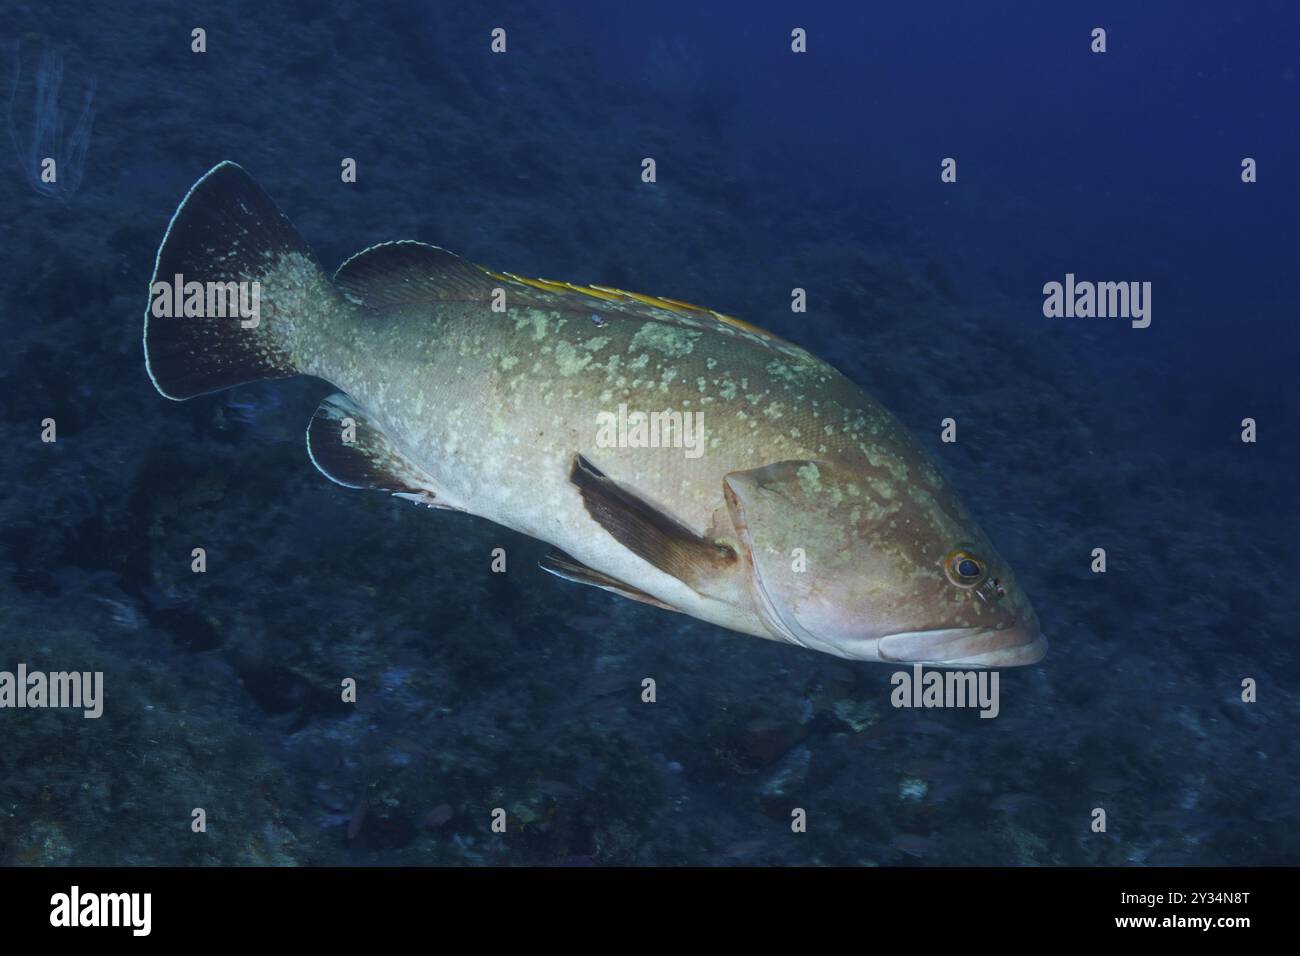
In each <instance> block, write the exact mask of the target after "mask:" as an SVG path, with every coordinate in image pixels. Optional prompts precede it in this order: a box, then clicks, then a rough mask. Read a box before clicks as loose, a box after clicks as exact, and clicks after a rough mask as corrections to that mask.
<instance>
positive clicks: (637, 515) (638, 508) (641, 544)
mask: <svg viewBox="0 0 1300 956" xmlns="http://www.w3.org/2000/svg"><path fill="white" fill-rule="evenodd" d="M569 480H570V481H572V482H573V483H574V485H576V486H577V488H578V491H579V492H581V493H582V500H583V503H584V504H585V505H586V507H587V513H588V514H589V515H591V517H592V518H594V519H595V521H596V523H597V524H599V525H600V526H601V527H602V528H604V529H605V530H606V531H608V532H609V533H610V535H612V536H613V538H614V540H616V541H617V542H618V543H619V544H621V545H623V547H625V548H627V549H628V550H629V551H631V552H632V553H633V554H635V555H636V556H637V557H639V558H641V559H642V560H643V561H646V562H648V563H649V564H652V565H654V566H655V567H656V568H658V569H659V570H660V571H663V572H664V573H665V574H670V575H672V576H673V577H675V578H677V579H678V580H679V581H681V582H683V583H685V584H686V585H688V586H690V587H692V588H695V589H696V590H699V588H700V585H701V584H702V583H703V582H705V581H707V580H709V579H710V578H713V577H715V576H716V575H717V574H718V573H719V572H721V571H724V570H726V569H727V568H729V567H730V566H732V565H733V564H734V563H735V562H736V552H735V551H733V550H732V549H731V548H729V547H727V546H726V545H723V544H718V543H717V542H715V541H710V540H709V539H708V538H703V537H701V536H700V535H698V534H696V533H695V532H694V531H692V530H691V529H690V528H688V527H686V526H685V525H683V524H682V523H681V522H680V521H678V520H677V519H676V518H674V517H672V516H671V515H669V514H667V513H665V512H664V511H662V510H661V509H660V508H658V507H656V506H655V505H653V504H651V503H650V502H648V501H646V500H645V499H644V498H642V497H641V496H640V495H638V494H636V492H634V491H632V490H630V489H628V488H625V487H624V486H623V485H620V484H619V483H618V482H617V481H615V480H614V479H612V478H610V477H609V476H607V475H606V474H605V473H604V472H602V471H601V470H600V469H599V468H597V467H596V466H595V465H593V464H592V463H591V462H589V461H587V459H586V458H584V457H582V455H575V456H574V458H573V469H572V471H571V472H570V473H569Z"/></svg>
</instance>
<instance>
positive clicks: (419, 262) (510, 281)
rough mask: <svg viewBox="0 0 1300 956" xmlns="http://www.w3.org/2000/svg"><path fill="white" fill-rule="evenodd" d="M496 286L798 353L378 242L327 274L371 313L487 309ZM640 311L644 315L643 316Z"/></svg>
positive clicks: (587, 288)
mask: <svg viewBox="0 0 1300 956" xmlns="http://www.w3.org/2000/svg"><path fill="white" fill-rule="evenodd" d="M503 283H505V284H506V286H507V287H513V289H512V294H514V295H516V296H518V295H522V297H523V301H524V302H525V303H528V304H533V305H540V306H544V307H549V308H565V307H568V308H571V309H575V310H591V311H595V312H599V311H601V310H605V311H609V312H614V313H623V314H629V315H634V316H637V317H638V318H642V319H644V318H647V317H651V318H655V319H657V320H658V321H661V322H669V323H672V324H675V325H684V326H687V327H689V328H696V329H716V330H723V331H725V332H727V333H728V334H731V335H737V334H740V335H745V336H749V337H751V338H753V339H757V340H758V341H761V342H765V343H767V344H769V345H772V346H775V347H777V348H779V349H781V350H782V351H789V350H795V351H797V352H800V353H802V350H801V349H799V347H798V346H796V345H794V344H792V343H790V342H787V341H786V340H785V339H783V338H781V337H780V336H779V335H774V334H772V333H771V332H768V331H767V330H766V329H761V328H759V327H758V326H756V325H751V324H750V323H748V322H745V321H744V320H742V319H738V318H736V317H735V316H732V315H725V314H723V313H721V312H715V311H713V310H712V309H705V308H702V307H701V306H698V305H692V304H691V303H689V302H682V301H681V300H679V299H669V298H667V297H665V296H654V295H643V294H642V293H640V292H628V291H626V290H624V289H615V288H611V287H609V286H602V285H576V284H574V283H572V282H561V281H557V280H555V279H530V278H527V277H526V276H519V275H515V274H514V273H513V272H494V271H493V270H491V269H487V268H484V267H483V266H478V265H475V264H474V263H472V262H470V261H469V260H467V259H462V258H461V257H460V256H458V255H456V254H455V253H454V252H448V251H447V250H446V249H443V248H440V247H438V246H431V245H429V244H428V243H424V242H415V241H414V240H409V239H404V240H401V241H398V242H381V243H380V244H379V245H377V246H371V247H370V248H369V249H363V250H362V251H361V252H358V253H357V254H356V255H355V256H353V257H352V258H351V259H348V260H347V261H346V262H344V263H343V265H341V266H339V268H338V271H337V272H336V273H334V285H335V287H336V288H337V289H338V290H339V292H340V293H342V294H343V295H344V296H345V297H346V298H348V299H349V300H350V301H352V302H355V303H357V304H358V305H364V306H368V307H370V308H374V309H384V308H395V307H399V306H403V305H411V304H413V303H422V302H438V301H449V300H455V299H459V300H462V301H482V302H487V301H490V300H491V298H492V294H493V291H494V290H495V289H497V288H500V287H502V284H503ZM647 308H648V309H650V310H652V313H651V314H650V315H649V316H647V314H646V312H647Z"/></svg>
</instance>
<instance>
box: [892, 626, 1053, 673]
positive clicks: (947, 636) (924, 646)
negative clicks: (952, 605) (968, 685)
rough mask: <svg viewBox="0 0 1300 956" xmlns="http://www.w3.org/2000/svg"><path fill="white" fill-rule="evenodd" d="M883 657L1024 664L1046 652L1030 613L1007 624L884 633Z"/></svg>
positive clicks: (906, 661)
mask: <svg viewBox="0 0 1300 956" xmlns="http://www.w3.org/2000/svg"><path fill="white" fill-rule="evenodd" d="M876 653H877V654H878V655H879V656H880V659H881V660H882V661H890V662H892V663H897V664H929V665H930V666H932V667H1023V666H1024V665H1026V664H1037V663H1038V662H1039V661H1041V660H1042V659H1043V657H1044V656H1046V654H1047V638H1045V637H1043V633H1042V631H1040V630H1039V629H1038V622H1037V621H1036V620H1034V619H1033V616H1032V615H1030V617H1029V619H1028V620H1022V621H1017V622H1016V623H1015V624H1011V625H1009V626H1007V627H1000V628H991V627H951V628H943V629H940V630H934V631H906V632H904V633H901V634H886V635H885V636H884V637H882V638H880V640H879V641H878V642H877V643H876Z"/></svg>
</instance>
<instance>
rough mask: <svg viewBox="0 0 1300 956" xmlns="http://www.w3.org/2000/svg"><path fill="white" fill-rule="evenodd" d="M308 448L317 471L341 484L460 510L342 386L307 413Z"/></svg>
mask: <svg viewBox="0 0 1300 956" xmlns="http://www.w3.org/2000/svg"><path fill="white" fill-rule="evenodd" d="M307 454H308V456H309V457H310V458H311V463H312V464H313V465H315V466H316V470H317V471H319V472H320V473H321V474H322V475H324V476H325V477H326V478H328V479H329V480H330V481H332V482H334V483H335V484H338V485H342V486H343V487H345V488H368V489H373V490H375V491H387V492H389V493H390V494H392V495H395V496H397V497H399V498H406V499H407V500H409V501H414V502H415V503H416V504H422V505H427V506H428V507H430V508H443V509H446V510H450V511H463V510H464V509H463V508H461V507H460V506H459V505H455V504H452V503H451V502H450V501H448V499H447V496H446V495H445V494H444V493H443V492H442V490H441V489H439V488H438V487H437V485H436V483H435V482H434V480H433V479H432V478H431V477H430V476H429V474H428V473H427V472H426V471H425V470H424V469H423V468H421V467H420V466H419V465H417V464H415V462H413V461H411V459H410V458H408V457H407V456H406V455H405V454H404V453H403V452H402V450H401V449H400V448H398V447H397V445H396V444H395V443H394V442H393V440H392V439H391V438H390V437H389V436H388V433H387V432H385V431H384V429H383V428H382V427H381V426H380V425H379V423H378V422H376V421H375V419H374V418H373V417H371V416H370V415H369V414H367V413H366V412H365V410H364V409H362V408H361V406H359V405H358V404H357V403H356V402H355V401H354V400H353V399H352V397H351V396H349V395H344V394H343V393H342V392H339V393H336V394H334V395H331V396H329V398H327V399H325V401H323V402H321V403H320V406H319V407H318V408H317V409H316V414H315V415H313V416H312V419H311V423H310V424H309V425H308V426H307Z"/></svg>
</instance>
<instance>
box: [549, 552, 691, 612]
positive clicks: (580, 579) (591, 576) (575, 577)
mask: <svg viewBox="0 0 1300 956" xmlns="http://www.w3.org/2000/svg"><path fill="white" fill-rule="evenodd" d="M537 566H538V567H540V568H541V569H542V570H543V571H549V572H550V573H551V574H554V575H555V576H556V577H557V578H563V579H564V580H566V581H573V582H575V583H577V584H590V585H591V586H592V587H596V588H601V589H602V590H605V591H608V592H610V593H611V594H617V595H619V596H620V597H625V598H631V599H632V600H633V601H640V602H641V603H642V604H650V605H653V606H654V607H661V608H663V609H664V610H666V611H676V610H677V608H675V607H673V606H672V605H671V604H665V603H664V602H663V601H661V600H659V599H658V598H657V597H655V596H654V595H651V594H646V593H645V592H644V591H642V590H641V589H640V588H634V587H632V585H630V584H624V583H623V582H622V581H620V580H618V578H611V577H610V576H609V575H608V574H602V573H601V572H599V571H597V570H595V569H594V568H589V567H587V566H586V565H585V564H582V563H580V562H578V561H575V560H573V558H571V557H569V556H568V555H567V554H548V555H547V556H546V557H545V558H543V559H542V560H541V561H539V562H538V564H537Z"/></svg>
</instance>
